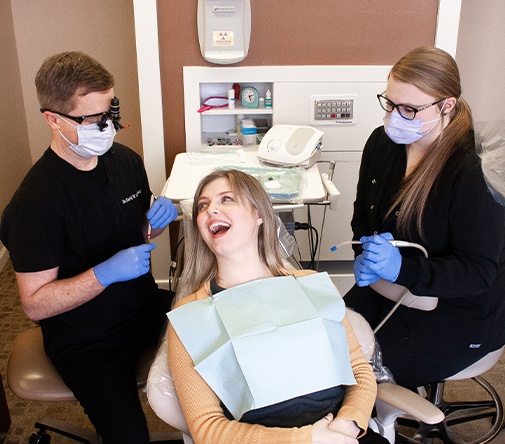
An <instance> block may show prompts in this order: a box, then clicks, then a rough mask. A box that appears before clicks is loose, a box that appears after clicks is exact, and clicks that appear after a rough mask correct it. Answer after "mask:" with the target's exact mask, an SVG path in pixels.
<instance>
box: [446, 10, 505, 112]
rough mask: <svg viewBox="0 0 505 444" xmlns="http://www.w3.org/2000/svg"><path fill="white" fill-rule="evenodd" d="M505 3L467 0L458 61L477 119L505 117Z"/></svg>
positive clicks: (464, 90) (462, 17)
mask: <svg viewBox="0 0 505 444" xmlns="http://www.w3.org/2000/svg"><path fill="white" fill-rule="evenodd" d="M504 23H505V2H504V1H503V0H479V1H478V2H476V1H475V0H463V1H462V3H461V19H460V29H459V38H458V49H457V52H456V61H457V62H458V65H459V68H460V72H461V82H462V85H463V96H464V97H465V98H466V100H467V101H468V103H469V104H470V106H471V107H472V111H473V115H474V119H475V121H483V120H504V119H505V117H504V116H505V112H504V108H503V107H504V104H505V28H504V26H503V24H504Z"/></svg>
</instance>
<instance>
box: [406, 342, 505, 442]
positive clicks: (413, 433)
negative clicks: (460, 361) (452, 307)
mask: <svg viewBox="0 0 505 444" xmlns="http://www.w3.org/2000/svg"><path fill="white" fill-rule="evenodd" d="M503 350H504V348H501V349H499V350H495V351H493V352H491V353H488V354H487V355H486V356H484V357H483V358H481V359H480V360H478V361H477V362H475V363H474V364H472V365H470V366H469V367H467V368H465V369H464V370H462V371H460V372H458V373H457V374H455V375H453V376H451V377H449V378H447V379H446V380H445V381H441V382H438V383H436V384H433V385H432V386H428V387H427V399H428V400H429V401H431V402H432V403H433V404H434V405H435V406H437V407H438V408H439V409H440V410H441V411H442V412H443V413H444V415H445V418H444V420H443V421H441V422H439V423H437V424H426V423H423V422H421V421H418V420H414V419H413V418H411V417H408V416H406V417H402V416H399V417H398V426H399V430H400V432H401V433H400V432H399V439H400V442H409V443H417V442H419V443H421V442H427V440H429V439H432V438H434V437H438V438H439V439H441V440H442V441H443V442H444V443H462V442H464V443H465V444H480V443H487V442H489V441H491V440H492V439H494V438H495V437H496V436H497V435H498V434H499V433H500V431H501V429H502V427H503V424H504V421H505V417H504V413H503V404H502V402H501V400H500V397H499V396H498V393H497V392H496V390H495V389H494V388H493V386H492V385H491V384H489V382H487V381H486V380H485V379H484V378H483V377H482V376H480V375H482V374H483V373H484V372H486V371H488V370H489V369H491V368H492V367H493V366H494V365H495V364H496V363H497V362H498V359H499V358H500V356H501V355H502V353H503ZM463 379H470V380H473V381H474V382H476V383H477V384H478V385H479V386H480V387H482V388H483V389H484V390H485V391H486V392H487V394H488V395H489V397H490V398H491V399H489V400H484V401H467V402H461V401H454V402H448V401H446V400H444V398H443V396H444V388H445V384H446V381H456V380H463ZM480 419H486V420H487V419H489V420H490V421H489V424H488V425H486V426H485V427H484V426H482V427H481V429H483V430H482V431H481V430H479V434H478V435H477V434H476V435H475V436H472V437H470V438H469V440H463V438H462V437H461V436H459V435H458V433H457V432H456V431H455V430H454V427H453V426H455V425H458V424H464V423H471V422H472V421H477V420H480ZM451 427H452V428H451ZM473 430H477V428H476V427H475V423H474V424H473V425H472V433H473Z"/></svg>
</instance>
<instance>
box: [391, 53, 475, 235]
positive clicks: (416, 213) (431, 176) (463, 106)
mask: <svg viewBox="0 0 505 444" xmlns="http://www.w3.org/2000/svg"><path fill="white" fill-rule="evenodd" d="M389 75H390V76H391V77H394V78H395V79H396V80H398V81H400V82H404V83H410V84H412V85H414V86H416V87H417V88H419V89H420V90H421V91H423V92H424V93H426V94H428V95H430V96H432V97H435V98H437V99H442V98H448V97H455V98H456V106H455V107H454V109H453V110H452V111H451V113H450V114H449V115H444V113H443V112H442V119H447V118H450V122H449V124H448V125H447V126H446V127H445V129H443V130H442V133H441V134H440V136H439V137H438V139H437V140H435V141H434V142H433V144H432V146H431V147H430V149H428V150H427V153H426V154H425V156H424V157H423V159H421V161H420V162H419V163H418V165H417V166H416V168H415V169H414V171H413V172H412V173H411V174H410V175H408V176H407V177H405V178H404V180H403V182H402V184H401V189H400V192H399V194H398V195H397V196H396V199H395V200H394V202H393V204H392V206H391V208H390V209H389V211H388V214H387V216H389V215H390V214H391V213H392V212H393V211H394V210H395V209H396V208H397V207H398V206H400V212H399V215H398V219H397V228H398V232H399V233H400V234H402V235H407V234H409V233H410V232H412V230H414V229H415V230H416V231H417V232H418V234H419V235H420V236H421V238H422V237H423V228H422V222H423V215H424V208H425V206H426V202H427V200H428V196H429V195H430V192H431V191H432V190H433V188H434V185H435V183H436V182H437V180H438V179H439V178H440V177H441V174H442V172H443V171H444V169H445V167H446V166H447V164H448V162H449V160H450V158H451V157H452V156H453V154H454V153H455V152H456V151H458V150H459V149H462V148H461V147H462V146H463V145H465V143H464V142H465V141H466V140H467V139H468V137H469V135H470V134H472V131H473V120H472V113H471V111H470V107H469V106H468V104H467V103H466V101H465V100H464V99H463V98H462V97H461V81H460V76H459V70H458V66H457V64H456V61H455V60H454V59H453V58H452V56H451V55H450V54H448V53H447V52H445V51H443V50H441V49H438V48H434V47H431V46H422V47H420V48H416V49H414V50H412V51H411V52H409V53H408V54H406V55H405V56H404V57H402V58H401V59H400V60H398V62H397V63H396V64H395V65H394V66H393V68H392V69H391V72H390V74H389ZM443 104H444V102H440V105H439V106H440V107H442V106H443ZM440 109H442V108H440ZM442 123H444V122H443V121H442ZM387 216H386V217H387Z"/></svg>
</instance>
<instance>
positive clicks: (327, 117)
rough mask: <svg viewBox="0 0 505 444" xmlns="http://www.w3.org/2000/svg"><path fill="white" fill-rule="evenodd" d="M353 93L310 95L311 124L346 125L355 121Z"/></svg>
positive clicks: (354, 98) (354, 96) (354, 97)
mask: <svg viewBox="0 0 505 444" xmlns="http://www.w3.org/2000/svg"><path fill="white" fill-rule="evenodd" d="M356 103H357V96H356V95H355V94H349V95H342V96H340V95H339V96H321V97H315V96H312V97H311V108H312V110H311V124H315V125H335V124H341V125H348V124H353V123H356V119H355V116H356Z"/></svg>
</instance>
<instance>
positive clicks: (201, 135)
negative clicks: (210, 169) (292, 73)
mask: <svg viewBox="0 0 505 444" xmlns="http://www.w3.org/2000/svg"><path fill="white" fill-rule="evenodd" d="M212 73H213V72H212V71H209V70H205V71H202V68H199V67H185V68H184V107H185V122H186V150H187V151H201V150H205V149H207V148H209V147H210V146H211V147H212V149H216V148H218V149H219V148H221V147H222V148H230V147H231V148H237V147H242V140H241V134H240V129H239V125H240V121H241V120H242V119H252V120H253V121H254V122H255V123H256V126H257V128H258V134H259V136H258V140H260V139H261V135H262V134H264V133H265V132H266V131H267V130H268V129H269V128H270V127H271V126H272V124H273V122H272V119H273V106H272V107H271V108H266V107H263V106H260V107H258V108H247V107H244V106H242V103H241V100H240V99H238V100H236V101H235V108H234V109H230V108H228V106H225V107H222V108H213V109H209V110H206V111H204V112H202V113H199V112H198V109H199V108H200V106H201V104H202V102H203V101H204V100H205V99H206V98H208V97H216V96H217V97H227V95H228V90H229V89H231V88H232V87H233V84H234V83H238V84H239V85H240V86H241V88H244V87H246V86H252V87H254V88H256V90H257V91H258V93H259V96H260V97H263V98H265V97H266V93H267V90H269V91H270V92H271V93H272V97H273V98H274V100H275V92H274V84H273V82H272V81H269V79H268V78H267V77H266V76H264V75H261V73H259V75H257V74H258V73H256V76H255V74H253V73H251V72H248V71H246V70H241V69H238V70H237V69H236V68H235V69H234V70H233V71H232V70H227V69H226V68H224V69H221V70H220V75H219V76H218V77H215V78H214V77H213V75H212ZM202 74H204V75H202ZM227 74H230V75H227ZM274 106H275V104H274ZM189 128H191V130H188V129H189ZM218 141H224V142H223V143H221V142H218Z"/></svg>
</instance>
